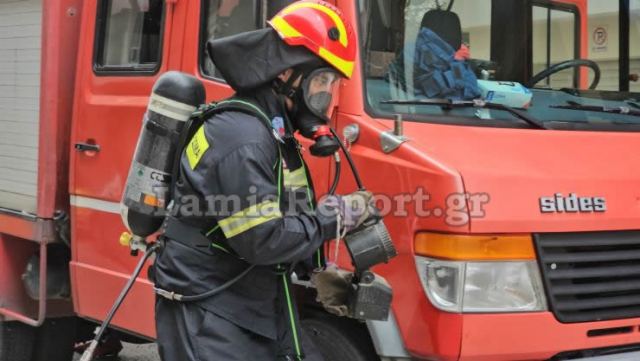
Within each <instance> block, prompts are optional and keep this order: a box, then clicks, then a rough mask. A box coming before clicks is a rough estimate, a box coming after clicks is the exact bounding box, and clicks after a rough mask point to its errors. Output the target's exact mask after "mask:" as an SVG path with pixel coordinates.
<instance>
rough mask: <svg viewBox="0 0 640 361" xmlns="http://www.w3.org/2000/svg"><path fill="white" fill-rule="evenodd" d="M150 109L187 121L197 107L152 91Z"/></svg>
mask: <svg viewBox="0 0 640 361" xmlns="http://www.w3.org/2000/svg"><path fill="white" fill-rule="evenodd" d="M148 109H149V110H151V111H153V112H155V113H158V114H161V115H164V116H165V117H169V118H171V119H175V120H178V121H181V122H185V121H187V120H188V119H189V117H191V114H193V112H194V111H195V110H196V107H194V106H191V105H189V104H184V103H180V102H177V101H175V100H171V99H169V98H165V97H163V96H161V95H158V94H156V93H152V94H151V97H149V107H148Z"/></svg>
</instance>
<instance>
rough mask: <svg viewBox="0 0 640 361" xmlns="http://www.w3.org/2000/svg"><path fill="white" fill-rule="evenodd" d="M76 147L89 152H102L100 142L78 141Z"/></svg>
mask: <svg viewBox="0 0 640 361" xmlns="http://www.w3.org/2000/svg"><path fill="white" fill-rule="evenodd" d="M74 148H76V150H77V151H78V152H87V153H89V152H91V153H94V154H95V153H98V152H100V146H99V145H98V144H91V143H76V144H75V145H74ZM87 155H89V154H87Z"/></svg>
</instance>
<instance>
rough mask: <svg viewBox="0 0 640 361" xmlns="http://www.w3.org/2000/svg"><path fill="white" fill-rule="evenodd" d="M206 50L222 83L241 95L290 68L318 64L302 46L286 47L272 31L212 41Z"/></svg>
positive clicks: (257, 31) (266, 30)
mask: <svg viewBox="0 0 640 361" xmlns="http://www.w3.org/2000/svg"><path fill="white" fill-rule="evenodd" d="M207 51H208V52H209V57H210V58H211V61H213V63H214V64H215V66H216V69H217V70H218V71H219V72H220V74H222V77H223V78H224V80H226V81H227V83H228V84H229V85H230V86H231V87H232V88H233V89H234V90H235V91H237V92H240V93H243V92H246V91H250V90H253V89H255V88H257V87H259V86H261V85H264V84H267V83H269V82H272V81H273V80H274V79H276V78H277V77H278V75H280V74H281V73H282V72H284V71H285V70H287V69H289V68H298V67H300V66H302V65H306V64H314V63H316V64H318V62H319V59H318V57H317V56H315V55H314V54H313V53H312V52H310V51H309V50H307V49H306V48H305V47H303V46H289V45H287V44H285V43H284V42H283V41H282V40H281V39H280V37H279V36H278V34H277V33H276V31H275V30H273V29H272V28H265V29H260V30H255V31H249V32H245V33H240V34H237V35H232V36H228V37H224V38H220V39H211V40H209V42H207Z"/></svg>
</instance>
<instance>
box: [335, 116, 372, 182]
mask: <svg viewBox="0 0 640 361" xmlns="http://www.w3.org/2000/svg"><path fill="white" fill-rule="evenodd" d="M329 129H330V130H331V134H333V136H334V137H336V139H338V144H340V148H341V149H342V152H343V153H344V156H345V157H346V158H347V162H349V167H351V173H353V178H355V180H356V185H357V186H358V189H359V190H361V191H363V190H365V189H364V186H363V185H362V179H360V174H359V173H358V169H357V168H356V165H355V163H354V162H353V158H351V154H350V153H349V150H348V149H347V147H345V146H344V144H343V143H342V141H341V140H340V137H339V136H338V133H336V131H335V130H334V129H333V128H331V127H329Z"/></svg>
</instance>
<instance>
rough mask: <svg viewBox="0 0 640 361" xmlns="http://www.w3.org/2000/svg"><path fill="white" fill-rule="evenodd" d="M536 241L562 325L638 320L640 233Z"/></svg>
mask: <svg viewBox="0 0 640 361" xmlns="http://www.w3.org/2000/svg"><path fill="white" fill-rule="evenodd" d="M534 240H535V244H536V250H537V252H538V260H539V262H540V268H541V270H542V278H543V279H544V284H545V289H546V292H547V299H548V301H549V306H550V308H551V310H552V311H553V313H554V314H555V316H556V318H557V319H558V321H560V322H563V323H573V322H589V321H603V320H612V319H621V318H630V317H640V231H624V232H588V233H545V234H538V235H535V237H534Z"/></svg>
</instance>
